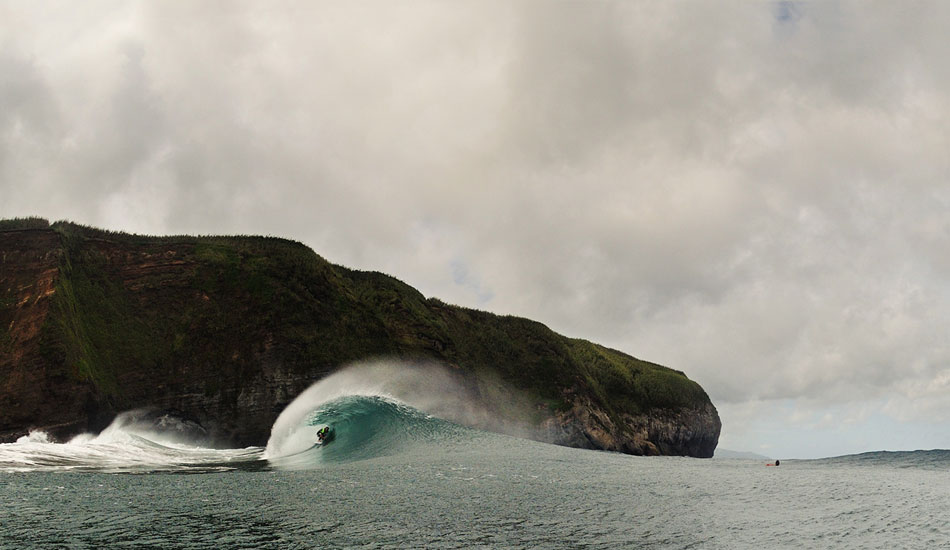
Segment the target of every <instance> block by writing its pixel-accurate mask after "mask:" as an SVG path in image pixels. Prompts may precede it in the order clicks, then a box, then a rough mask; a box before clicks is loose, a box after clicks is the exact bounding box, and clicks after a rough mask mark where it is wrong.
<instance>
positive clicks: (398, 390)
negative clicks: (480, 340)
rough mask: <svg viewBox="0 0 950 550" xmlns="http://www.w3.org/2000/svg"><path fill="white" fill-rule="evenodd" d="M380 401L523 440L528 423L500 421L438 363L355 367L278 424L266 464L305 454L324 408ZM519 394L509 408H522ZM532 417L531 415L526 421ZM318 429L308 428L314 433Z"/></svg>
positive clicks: (325, 383) (325, 382)
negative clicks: (314, 418)
mask: <svg viewBox="0 0 950 550" xmlns="http://www.w3.org/2000/svg"><path fill="white" fill-rule="evenodd" d="M353 396H363V397H378V398H383V399H386V400H389V401H391V402H395V403H401V404H404V405H406V406H408V407H411V408H412V409H415V410H418V411H421V412H422V413H425V414H426V415H430V416H432V417H435V418H439V419H442V420H446V421H450V422H453V423H456V424H459V425H462V426H470V427H475V428H479V429H485V430H489V431H495V432H500V433H507V434H509V435H524V434H526V433H527V432H528V430H527V429H526V428H525V425H524V424H523V423H519V422H517V421H510V420H508V421H506V420H503V419H500V418H499V417H498V416H497V415H496V414H494V413H493V412H492V411H491V409H490V408H489V407H488V406H487V405H488V404H487V403H486V402H485V400H484V399H483V398H482V397H480V396H479V394H478V392H477V391H475V390H474V389H473V384H472V383H471V381H467V380H465V379H463V378H462V377H461V376H459V375H457V374H455V373H454V372H452V371H450V370H449V369H447V368H446V367H444V366H441V365H437V364H433V363H406V362H399V361H376V362H372V363H360V364H354V365H350V366H348V367H345V368H343V369H341V370H340V371H338V372H336V373H334V374H332V375H330V376H328V377H326V378H324V379H322V380H320V381H319V382H317V383H315V384H313V385H312V386H310V387H309V388H307V390H305V391H304V392H303V393H301V394H300V395H299V396H298V397H297V398H296V399H295V400H294V401H293V402H291V404H290V405H288V406H287V408H286V409H284V410H283V412H281V414H280V416H278V417H277V420H276V421H275V422H274V426H273V428H272V429H271V436H270V439H269V440H268V442H267V447H266V451H265V454H264V456H265V458H268V459H273V458H278V457H281V456H288V455H293V454H296V453H300V452H303V451H305V450H306V449H307V448H309V446H310V445H312V440H310V439H302V438H301V437H300V436H299V434H300V431H301V430H302V429H308V428H305V427H306V426H309V425H310V422H308V420H307V419H308V417H309V416H310V415H312V414H313V413H314V411H316V410H318V409H320V407H321V406H323V405H325V404H327V403H330V402H333V401H335V400H338V399H340V398H343V397H353ZM513 396H514V393H512V394H510V395H509V398H510V399H511V402H510V403H507V406H508V407H509V408H515V407H521V408H525V407H523V405H522V404H521V403H519V402H518V401H519V400H518V399H517V398H516V397H513ZM525 416H527V415H525ZM315 429H316V428H313V427H311V428H309V430H310V431H314V433H315Z"/></svg>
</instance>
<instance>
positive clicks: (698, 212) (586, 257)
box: [0, 1, 950, 446]
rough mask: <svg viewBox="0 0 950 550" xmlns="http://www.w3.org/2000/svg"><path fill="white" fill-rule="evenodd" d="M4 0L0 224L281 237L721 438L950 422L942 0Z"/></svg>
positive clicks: (949, 142)
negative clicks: (611, 361)
mask: <svg viewBox="0 0 950 550" xmlns="http://www.w3.org/2000/svg"><path fill="white" fill-rule="evenodd" d="M0 9H2V10H3V11H4V13H3V14H2V17H0V36H3V37H4V38H3V39H2V40H3V41H4V47H3V48H2V49H0V51H2V52H3V53H0V139H2V144H3V146H2V149H0V177H2V180H0V215H4V216H17V215H27V214H40V215H45V216H48V217H51V218H70V219H74V220H77V221H80V222H84V223H89V224H96V225H101V226H107V227H110V228H113V229H124V230H130V231H141V232H148V233H262V234H271V235H282V236H287V237H290V238H295V239H299V240H302V241H304V242H306V243H307V244H309V245H311V246H313V247H314V248H315V249H316V250H317V251H318V252H319V253H321V254H323V255H325V256H326V257H328V258H329V259H331V260H334V261H337V262H340V263H343V264H346V265H350V266H353V267H359V268H366V269H377V270H381V271H385V272H389V273H392V274H394V275H396V276H398V277H400V278H401V279H404V280H405V281H407V282H408V283H410V284H413V285H415V286H417V287H419V288H420V289H421V290H422V291H423V292H425V293H426V294H429V295H436V296H439V297H441V298H443V299H445V300H447V301H451V302H456V303H461V304H464V305H469V306H475V307H480V308H483V309H489V310H492V311H496V312H499V313H513V314H519V315H526V316H530V317H533V318H536V319H539V320H542V321H544V322H546V323H548V324H549V325H550V326H552V328H554V329H556V330H559V331H561V332H564V333H566V334H570V335H572V336H581V337H587V338H590V339H593V340H596V341H600V342H605V343H607V344H610V345H613V346H615V347H618V348H620V349H623V350H625V351H628V352H631V353H633V354H635V355H638V356H641V357H644V358H646V359H651V360H655V361H659V362H663V363H666V364H670V365H672V366H674V367H676V368H680V369H683V370H685V371H686V372H688V373H689V374H690V376H692V377H694V378H696V379H698V380H699V381H700V382H701V383H702V384H703V385H704V386H705V387H706V388H707V389H708V390H709V392H710V394H711V395H712V397H713V399H714V400H715V401H716V402H717V403H718V404H720V406H721V409H722V411H723V416H724V418H725V420H726V426H727V429H726V432H725V434H724V441H725V442H726V443H729V438H730V437H734V438H735V439H734V440H733V441H734V442H735V443H736V446H741V445H742V444H743V443H744V442H745V441H751V439H752V438H754V437H762V436H761V432H759V431H756V430H753V429H752V428H749V429H748V430H747V431H746V430H745V428H743V426H752V425H753V424H755V423H754V422H753V420H751V419H753V418H754V417H755V415H756V414H758V412H759V411H762V410H765V409H766V408H768V407H772V406H775V405H776V404H782V406H785V407H786V409H787V404H788V403H794V404H795V408H796V410H794V411H793V412H789V413H788V414H787V415H786V417H785V420H786V421H787V423H788V425H789V426H793V427H794V426H799V427H801V429H802V430H809V429H818V428H816V426H819V425H827V421H825V420H816V419H824V418H825V417H826V416H827V415H832V417H834V415H843V416H844V417H847V418H849V419H853V422H855V423H860V422H869V421H870V420H868V419H870V418H872V417H873V416H874V415H872V414H870V413H868V412H867V411H869V410H871V408H873V407H877V408H878V409H881V410H883V411H884V413H883V414H886V415H888V417H889V418H892V419H900V421H902V422H903V421H911V420H913V419H914V418H919V417H920V416H921V415H926V416H927V417H928V418H930V419H935V418H939V419H944V420H945V421H946V420H950V407H947V405H946V404H945V402H946V399H945V397H946V391H947V388H948V382H947V380H948V379H950V378H948V377H950V374H948V373H950V347H948V344H947V343H945V342H944V339H943V338H942V334H941V327H944V326H946V325H947V321H950V319H948V317H950V315H948V312H950V291H948V290H947V289H946V288H945V287H946V280H947V277H948V274H950V273H948V272H950V262H948V260H946V257H947V256H946V254H945V253H944V251H946V250H947V249H948V245H950V224H948V222H947V221H946V216H945V213H946V212H947V210H948V206H950V194H948V192H947V181H948V180H950V157H948V156H947V155H946V151H947V150H950V135H948V132H947V130H946V129H947V128H950V120H948V113H950V108H948V100H947V98H948V97H950V94H948V93H947V92H948V88H950V61H948V60H950V51H948V42H947V41H946V40H945V38H944V34H945V33H944V29H942V28H941V27H942V26H943V25H942V23H941V22H942V21H945V20H946V16H947V15H948V14H947V10H948V8H947V7H944V5H943V4H941V3H937V2H915V3H911V4H907V3H904V4H891V3H868V2H828V3H815V2H808V3H797V2H781V3H773V4H748V3H726V4H717V5H708V6H706V5H703V4H695V3H694V4H662V3H661V4H650V3H613V2H605V3H594V4H580V3H573V2H557V3H550V2H529V1H524V2H515V3H510V2H472V3H461V4H460V3H450V4H443V3H436V2H425V1H418V2H408V3H402V2H401V3H399V4H398V5H395V4H391V3H386V2H368V3H363V2H360V3H324V2H281V3H275V4H267V5H262V4H254V3H247V4H245V3H230V2H229V3H215V2H202V3H182V2H172V3H169V2H149V3H139V4H127V3H121V2H115V3H110V2H105V3H102V4H97V5H96V6H95V9H93V8H88V7H83V8H82V9H81V10H80V9H79V8H77V9H76V10H74V11H75V13H72V14H66V13H63V9H62V8H61V7H60V8H57V10H52V11H51V10H47V9H44V8H43V6H39V7H37V6H34V5H33V4H27V3H14V4H8V5H7V6H5V7H4V8H0ZM66 11H69V10H66ZM67 15H71V16H70V17H67ZM872 403H873V404H874V405H873V406H872V405H871V404H872ZM849 422H850V421H849ZM730 430H731V431H730ZM783 433H784V432H783ZM730 434H735V435H730ZM744 434H745V435H744ZM748 434H752V435H748ZM743 438H746V439H743Z"/></svg>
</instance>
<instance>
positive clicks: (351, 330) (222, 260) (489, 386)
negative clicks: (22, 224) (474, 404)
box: [0, 223, 720, 456]
mask: <svg viewBox="0 0 950 550" xmlns="http://www.w3.org/2000/svg"><path fill="white" fill-rule="evenodd" d="M5 227H6V229H4V228H5ZM0 352H2V353H0V377H2V378H0V380H2V382H0V440H10V439H12V438H15V437H17V436H19V435H22V434H23V433H25V432H26V431H27V430H29V429H30V428H40V427H42V428H46V429H51V430H52V431H53V432H54V433H56V434H58V435H60V436H67V435H70V434H73V433H77V432H79V431H85V430H98V429H101V428H103V427H104V426H105V425H106V424H107V423H108V422H109V421H110V420H111V419H112V418H113V417H114V415H115V414H116V413H118V412H121V411H123V410H127V409H131V408H136V407H143V406H153V407H159V408H165V409H174V410H178V411H181V412H182V413H183V414H185V415H187V416H189V417H192V418H194V419H196V420H198V421H199V422H201V423H202V424H204V425H205V426H206V427H207V428H208V429H209V430H210V431H211V432H212V433H215V434H216V435H217V436H218V437H219V438H220V440H221V443H222V444H225V443H227V444H240V445H247V444H257V445H260V444H263V443H264V442H265V441H266V439H267V436H268V435H269V430H270V427H271V425H272V423H273V421H274V419H275V418H276V416H277V415H278V414H279V413H280V411H281V410H282V409H283V408H284V407H285V406H286V405H287V404H288V403H289V402H290V401H291V400H292V399H293V398H294V397H295V396H296V395H298V394H299V393H300V392H302V391H303V390H304V389H306V387H308V386H309V385H310V384H311V383H313V382H315V381H316V380H319V379H320V378H322V377H323V376H325V375H326V374H328V373H330V372H332V371H334V370H335V369H338V368H339V367H341V366H343V365H345V364H347V363H350V362H353V361H358V360H366V359H370V358H379V357H393V358H399V359H403V360H408V361H414V360H434V361H437V362H440V363H442V364H446V365H450V366H451V368H453V370H455V371H456V372H458V373H460V375H461V376H463V377H464V378H466V379H467V380H468V381H469V383H470V384H471V386H472V387H473V388H475V389H476V390H478V391H479V392H480V393H481V394H482V397H483V399H484V400H485V401H486V404H487V405H488V406H489V408H493V409H494V410H495V411H496V413H497V414H498V415H500V416H505V415H509V416H510V415H511V414H514V413H512V410H513V409H512V408H511V407H508V406H507V404H506V403H505V400H506V399H507V397H508V396H510V395H513V394H514V392H517V393H518V395H520V396H522V397H523V398H526V399H527V400H528V401H530V407H529V408H530V409H531V410H532V411H534V412H533V417H532V418H530V419H527V420H528V422H529V423H531V424H532V425H534V426H535V427H537V428H538V431H537V432H536V433H537V434H538V437H539V438H542V439H548V440H551V441H553V442H557V443H562V444H568V445H574V446H585V447H592V448H604V449H611V450H618V451H622V452H629V453H635V454H657V453H661V454H686V455H692V456H712V453H713V451H714V449H715V445H716V442H717V440H718V436H719V428H720V424H719V418H718V415H717V414H716V411H715V407H713V406H712V403H711V402H710V401H709V398H708V397H707V396H706V393H705V392H704V391H703V390H702V388H701V387H699V385H698V384H696V383H695V382H692V381H691V380H689V379H688V378H687V377H686V376H685V375H684V374H683V373H681V372H679V371H675V370H672V369H668V368H666V367H662V366H659V365H655V364H652V363H648V362H644V361H640V360H638V359H635V358H633V357H630V356H628V355H626V354H623V353H620V352H618V351H615V350H609V349H607V348H603V347H601V346H597V345H595V344H592V343H590V342H586V341H582V340H574V339H569V338H565V337H563V336H560V335H558V334H556V333H554V332H552V331H551V330H550V329H548V328H547V327H545V326H544V325H542V324H540V323H537V322H534V321H530V320H527V319H521V318H516V317H508V316H497V315H493V314H490V313H486V312H482V311H476V310H470V309H465V308H459V307H455V306H450V305H447V304H444V303H442V302H440V301H438V300H436V299H426V298H425V297H424V296H422V294H420V293H419V292H418V291H416V290H415V289H413V288H412V287H410V286H408V285H406V284H404V283H402V282H400V281H398V280H396V279H393V278H392V277H388V276H386V275H383V274H380V273H370V272H359V271H352V270H349V269H346V268H343V267H340V266H335V265H332V264H330V263H329V262H327V261H326V260H324V259H323V258H321V257H319V256H318V255H316V254H315V253H314V252H313V251H312V250H310V249H308V248H306V247H305V246H303V245H301V244H300V243H296V242H292V241H287V240H283V239H271V238H260V237H202V238H197V237H187V236H183V237H142V236H135V235H126V234H121V233H110V232H105V231H100V230H95V229H91V228H85V227H82V226H77V225H75V224H69V223H57V224H53V225H52V226H50V227H47V228H42V227H41V228H31V229H27V230H10V228H9V225H7V226H4V225H2V224H0ZM509 389H510V392H511V393H509V392H508V390H509ZM520 420H524V419H520Z"/></svg>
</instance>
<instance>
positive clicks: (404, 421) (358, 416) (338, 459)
mask: <svg viewBox="0 0 950 550" xmlns="http://www.w3.org/2000/svg"><path fill="white" fill-rule="evenodd" d="M323 427H328V428H329V429H330V430H331V433H332V439H329V440H328V441H327V442H326V443H320V442H318V439H317V431H318V430H320V429H321V428H323ZM476 437H477V433H476V432H475V431H474V430H470V429H467V428H464V427H462V426H459V425H458V424H454V423H452V422H449V421H446V420H442V419H440V418H437V417H434V416H432V415H428V414H426V413H424V412H422V411H420V410H418V409H416V408H413V407H411V406H409V405H406V404H405V403H400V402H398V401H394V400H392V399H390V398H386V397H381V396H372V395H371V396H366V395H348V396H344V397H340V398H337V399H334V400H332V401H330V402H328V403H324V404H323V405H321V406H319V407H317V408H316V409H314V410H313V411H311V412H310V413H309V414H307V415H305V416H304V417H303V418H302V419H301V421H300V423H299V424H298V425H297V426H296V427H295V428H294V429H292V430H290V431H289V433H286V434H285V435H284V437H283V438H282V440H281V442H280V444H279V445H276V444H275V445H268V449H267V454H266V458H267V460H268V461H269V462H270V464H271V465H273V466H276V467H278V468H281V469H295V468H311V467H317V466H321V465H327V464H334V463H344V462H353V461H358V460H366V459H370V458H376V457H381V456H390V455H395V454H404V453H410V452H415V453H418V452H420V451H421V450H422V449H423V448H426V447H430V446H432V445H438V446H439V447H440V449H442V450H443V451H444V449H445V447H446V446H451V445H453V444H463V443H464V442H466V441H470V440H472V439H474V438H476Z"/></svg>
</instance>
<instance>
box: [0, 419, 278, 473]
mask: <svg viewBox="0 0 950 550" xmlns="http://www.w3.org/2000/svg"><path fill="white" fill-rule="evenodd" d="M262 452H263V450H262V449H261V448H259V447H248V448H246V449H214V448H211V447H210V445H208V444H207V443H206V442H205V441H204V430H203V429H201V427H200V426H198V425H197V424H195V423H193V422H191V421H188V420H185V419H182V418H180V417H177V416H175V415H174V414H171V413H162V412H156V411H150V410H136V411H128V412H125V413H122V414H120V415H118V416H117V417H116V418H115V420H113V421H112V424H110V425H109V426H108V427H107V428H106V429H105V430H103V431H102V432H101V433H99V434H98V435H93V434H82V435H78V436H76V437H74V438H73V439H72V440H70V441H69V442H67V443H55V442H52V441H50V439H49V437H48V436H47V434H46V433H45V432H42V431H34V432H31V433H30V434H29V435H27V436H23V437H21V438H20V439H18V440H17V441H16V442H15V443H5V444H0V472H3V471H6V472H32V471H78V472H108V473H147V472H192V473H196V472H214V471H223V470H233V469H237V468H243V469H247V468H249V467H251V466H252V465H254V464H260V463H261V455H262Z"/></svg>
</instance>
